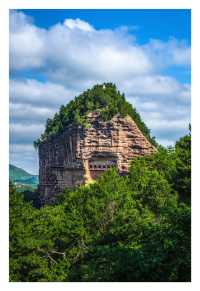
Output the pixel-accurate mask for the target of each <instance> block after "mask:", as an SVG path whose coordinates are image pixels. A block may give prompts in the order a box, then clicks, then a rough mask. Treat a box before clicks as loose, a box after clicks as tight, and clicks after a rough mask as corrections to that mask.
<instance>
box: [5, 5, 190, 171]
mask: <svg viewBox="0 0 200 291" xmlns="http://www.w3.org/2000/svg"><path fill="white" fill-rule="evenodd" d="M190 18H191V15H190V11H189V10H17V11H16V10H15V11H11V12H10V162H11V163H13V164H15V165H17V166H20V167H22V168H24V169H26V170H28V171H29V172H32V173H37V172H38V158H37V152H36V151H35V150H34V149H33V146H32V142H33V140H34V139H35V138H37V137H38V136H39V135H40V134H41V132H42V131H43V129H44V125H45V120H46V119H47V118H48V117H52V116H53V114H55V112H56V111H57V110H58V109H59V107H60V105H61V104H66V103H67V102H69V100H71V99H72V98H73V97H74V96H75V95H77V94H79V93H80V92H82V91H83V90H85V89H87V88H88V87H90V86H92V85H94V84H95V83H101V82H104V81H112V82H115V83H116V84H117V86H118V87H119V89H120V90H121V91H123V92H124V93H125V95H126V97H127V99H128V101H129V102H131V103H132V104H133V106H135V107H136V108H137V110H138V111H139V113H140V114H141V116H142V118H143V119H144V121H145V122H146V124H147V126H148V127H149V128H150V129H151V132H152V135H154V136H156V138H157V140H158V141H159V142H160V143H161V144H163V145H165V146H167V145H173V144H174V142H175V141H176V140H177V139H178V138H179V137H180V136H182V135H183V134H185V133H186V132H187V128H188V123H189V122H190V75H191V74H190V45H191V27H190V21H191V20H190Z"/></svg>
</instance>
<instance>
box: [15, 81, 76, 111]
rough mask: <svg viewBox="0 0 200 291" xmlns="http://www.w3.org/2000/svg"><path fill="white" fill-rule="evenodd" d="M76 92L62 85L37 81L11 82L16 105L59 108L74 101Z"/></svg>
mask: <svg viewBox="0 0 200 291" xmlns="http://www.w3.org/2000/svg"><path fill="white" fill-rule="evenodd" d="M74 93H75V91H73V90H69V89H67V88H65V87H64V86H62V85H60V84H55V83H52V82H40V81H38V80H35V79H23V80H16V79H15V80H13V79H11V80H10V99H11V101H12V102H14V103H25V104H32V105H38V106H48V107H55V106H56V107H57V106H59V105H61V104H63V103H68V102H69V100H71V99H73V97H74Z"/></svg>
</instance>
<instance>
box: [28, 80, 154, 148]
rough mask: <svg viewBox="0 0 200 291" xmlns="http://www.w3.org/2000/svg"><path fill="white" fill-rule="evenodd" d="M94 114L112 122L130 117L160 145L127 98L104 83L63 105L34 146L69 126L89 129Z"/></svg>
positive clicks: (149, 138) (152, 141)
mask: <svg viewBox="0 0 200 291" xmlns="http://www.w3.org/2000/svg"><path fill="white" fill-rule="evenodd" d="M92 111H99V113H100V118H101V119H102V120H104V121H107V120H110V119H111V118H112V117H113V116H114V115H116V114H121V115H122V116H126V115H129V116H130V117H132V118H133V120H134V121H135V122H136V124H137V125H138V127H139V128H140V130H141V131H142V132H143V134H144V135H145V136H146V137H147V139H148V140H149V141H151V143H152V144H154V145H157V144H156V142H155V139H154V138H152V137H151V136H150V130H149V129H148V128H147V127H146V125H145V124H144V122H143V121H142V119H141V117H140V115H139V113H138V112H137V111H136V109H135V108H133V107H132V105H131V104H130V103H128V102H127V101H126V100H125V97H124V94H121V93H120V92H119V91H118V90H117V88H116V86H115V85H114V84H112V83H103V84H102V85H95V86H94V87H93V88H91V89H89V90H87V91H85V92H83V93H82V94H81V95H79V96H78V97H75V99H74V100H72V101H70V102H69V103H68V104H67V105H66V106H64V105H62V106H61V107H60V110H59V113H56V114H55V115H54V117H53V119H47V122H46V128H45V131H44V133H43V134H42V135H41V137H40V138H39V139H38V140H36V141H35V142H34V145H35V147H37V146H38V145H39V144H40V143H41V142H43V141H45V140H46V139H48V138H50V137H52V136H55V135H56V134H58V133H61V132H62V131H63V130H64V128H65V127H66V126H68V125H71V124H77V125H80V126H83V127H89V126H90V124H89V123H88V120H87V115H88V113H89V112H92Z"/></svg>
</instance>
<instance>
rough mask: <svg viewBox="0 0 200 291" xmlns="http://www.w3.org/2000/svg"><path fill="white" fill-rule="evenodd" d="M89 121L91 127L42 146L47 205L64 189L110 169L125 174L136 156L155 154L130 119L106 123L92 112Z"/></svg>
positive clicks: (41, 174) (73, 130) (42, 184)
mask: <svg viewBox="0 0 200 291" xmlns="http://www.w3.org/2000/svg"><path fill="white" fill-rule="evenodd" d="M88 119H89V121H90V124H91V127H90V128H88V129H84V128H82V127H80V126H71V127H68V128H66V130H65V131H64V132H63V133H62V134H60V135H59V136H56V137H54V138H52V139H51V140H48V141H46V142H44V143H42V144H41V145H40V146H39V163H40V165H39V169H40V170H39V191H40V193H41V196H42V198H43V199H44V201H45V202H48V201H53V198H54V197H55V194H56V193H58V192H60V191H62V190H63V189H64V188H65V187H75V186H78V185H81V184H84V183H88V182H90V181H91V180H93V179H96V178H97V177H98V176H99V175H100V174H101V173H102V172H104V171H105V170H106V169H108V168H109V167H111V166H116V167H117V168H118V170H119V172H120V173H121V174H126V173H127V172H128V168H129V165H130V162H131V160H132V159H133V158H134V157H137V156H143V155H149V154H152V153H153V152H155V151H156V149H155V147H154V146H153V145H151V143H150V142H149V141H148V140H147V139H146V138H145V137H144V135H143V134H142V133H141V131H140V130H139V129H138V127H137V125H136V124H135V122H134V121H133V120H132V119H131V118H130V117H125V118H122V117H120V116H115V117H113V118H112V120H111V121H108V122H103V121H100V120H99V118H98V113H96V112H93V113H91V114H89V115H88Z"/></svg>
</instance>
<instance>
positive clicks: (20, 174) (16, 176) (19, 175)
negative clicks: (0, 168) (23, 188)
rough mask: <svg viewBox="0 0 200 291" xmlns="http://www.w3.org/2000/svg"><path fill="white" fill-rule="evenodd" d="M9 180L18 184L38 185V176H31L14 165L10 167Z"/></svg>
mask: <svg viewBox="0 0 200 291" xmlns="http://www.w3.org/2000/svg"><path fill="white" fill-rule="evenodd" d="M9 180H10V181H11V182H13V183H16V184H25V185H37V184H38V176H37V175H31V174H29V173H28V172H26V171H25V170H23V169H21V168H18V167H16V166H14V165H9Z"/></svg>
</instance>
